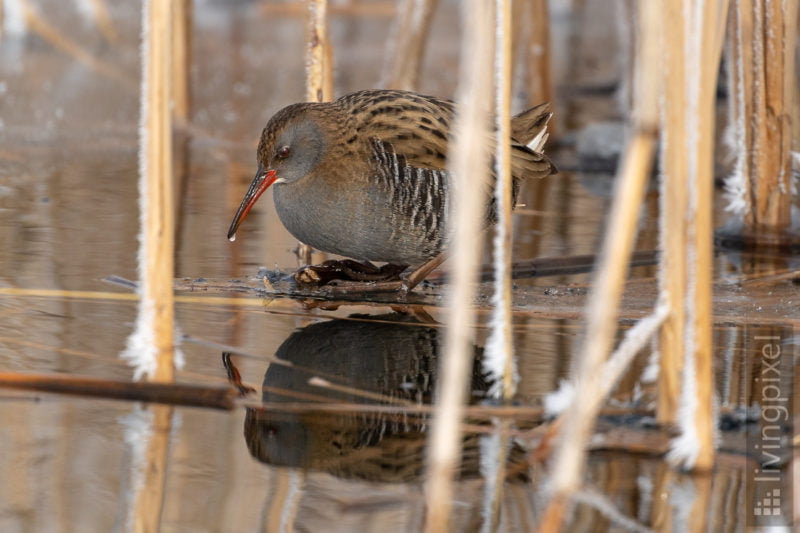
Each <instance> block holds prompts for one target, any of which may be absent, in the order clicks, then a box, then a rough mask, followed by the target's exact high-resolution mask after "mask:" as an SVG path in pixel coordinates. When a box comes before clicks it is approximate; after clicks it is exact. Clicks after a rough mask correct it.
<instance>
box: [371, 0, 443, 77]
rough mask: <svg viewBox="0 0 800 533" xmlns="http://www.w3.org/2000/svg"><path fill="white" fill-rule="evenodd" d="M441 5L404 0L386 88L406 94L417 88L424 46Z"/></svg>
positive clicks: (424, 0)
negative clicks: (438, 7)
mask: <svg viewBox="0 0 800 533" xmlns="http://www.w3.org/2000/svg"><path fill="white" fill-rule="evenodd" d="M438 4H439V0H405V1H404V2H403V3H402V5H401V6H400V7H399V9H398V11H397V15H396V19H397V21H396V23H395V28H394V36H393V41H394V44H393V46H391V47H390V51H389V53H390V54H391V59H390V61H389V62H387V65H386V72H385V73H384V75H383V78H384V80H383V82H382V83H381V85H382V86H383V87H386V88H387V89H402V90H406V91H413V90H415V89H416V88H417V81H418V80H419V73H420V70H421V69H422V57H423V54H424V52H425V43H426V42H427V40H428V34H429V33H430V32H429V30H430V25H431V20H432V19H433V13H434V11H436V6H437V5H438Z"/></svg>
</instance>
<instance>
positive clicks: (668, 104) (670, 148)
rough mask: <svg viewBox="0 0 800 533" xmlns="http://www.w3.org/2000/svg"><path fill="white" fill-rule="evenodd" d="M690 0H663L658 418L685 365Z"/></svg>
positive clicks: (665, 412) (670, 420)
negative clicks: (686, 18)
mask: <svg viewBox="0 0 800 533" xmlns="http://www.w3.org/2000/svg"><path fill="white" fill-rule="evenodd" d="M687 1H689V0H675V1H667V0H661V15H662V18H663V20H664V25H663V28H664V30H663V36H662V38H663V47H662V62H663V66H664V68H663V70H662V74H663V78H662V80H661V83H662V87H663V91H664V98H663V105H664V109H663V114H662V124H661V130H662V131H661V158H660V163H661V169H660V172H661V179H660V184H659V188H660V190H659V197H660V202H661V203H660V206H659V211H660V218H659V225H660V229H659V233H660V241H661V244H660V247H661V250H662V254H661V257H660V266H659V289H660V291H661V298H662V300H663V301H664V303H665V305H667V307H668V308H669V310H670V311H669V316H668V317H667V320H666V321H665V322H664V325H663V326H662V328H661V333H660V335H659V341H658V349H659V357H660V359H659V365H660V369H659V374H658V408H657V413H658V414H657V418H658V422H659V423H661V424H674V423H675V422H676V420H677V413H678V402H679V398H680V376H681V372H682V369H683V344H684V322H685V320H686V318H685V317H686V311H685V303H684V302H685V291H686V257H685V250H686V217H685V210H686V205H687V202H688V193H687V174H686V165H687V159H686V158H687V151H686V146H685V143H684V139H685V138H684V135H685V131H686V120H687V113H686V109H687V107H688V103H687V94H686V90H685V87H686V71H685V68H684V65H685V62H686V48H685V46H684V41H685V38H686V36H685V31H686V30H685V28H684V26H683V24H682V22H681V21H682V17H683V13H684V12H685V9H686V8H685V3H686V2H687Z"/></svg>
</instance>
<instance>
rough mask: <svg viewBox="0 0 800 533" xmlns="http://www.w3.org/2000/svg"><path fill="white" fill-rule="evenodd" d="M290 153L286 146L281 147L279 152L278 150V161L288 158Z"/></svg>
mask: <svg viewBox="0 0 800 533" xmlns="http://www.w3.org/2000/svg"><path fill="white" fill-rule="evenodd" d="M291 151H292V150H291V149H290V148H289V147H288V146H283V147H282V148H281V149H280V150H278V159H286V158H287V157H289V154H290V153H291Z"/></svg>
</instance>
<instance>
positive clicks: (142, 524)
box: [126, 405, 173, 533]
mask: <svg viewBox="0 0 800 533" xmlns="http://www.w3.org/2000/svg"><path fill="white" fill-rule="evenodd" d="M149 410H150V411H151V412H152V418H151V420H150V427H149V428H148V433H149V435H148V437H144V436H142V435H140V436H139V438H144V439H145V441H146V442H144V443H136V444H133V446H141V445H144V446H145V449H144V453H143V454H142V455H141V457H138V459H140V461H141V462H138V461H137V464H133V465H131V466H132V468H133V469H137V470H138V475H133V476H131V481H132V485H133V486H131V487H130V490H131V492H132V501H131V503H130V504H129V505H130V509H129V512H130V514H129V516H128V523H127V524H126V526H127V529H128V530H129V531H135V532H137V533H140V532H141V533H151V532H152V533H156V532H157V531H160V530H161V512H162V509H163V505H164V488H165V486H166V480H167V457H168V455H169V441H170V433H171V432H172V413H173V408H172V407H169V406H166V405H153V406H150V407H149Z"/></svg>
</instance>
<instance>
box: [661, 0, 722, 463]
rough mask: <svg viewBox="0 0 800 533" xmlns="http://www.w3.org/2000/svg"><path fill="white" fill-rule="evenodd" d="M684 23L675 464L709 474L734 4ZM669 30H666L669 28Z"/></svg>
mask: <svg viewBox="0 0 800 533" xmlns="http://www.w3.org/2000/svg"><path fill="white" fill-rule="evenodd" d="M688 7H689V9H688V10H687V12H688V14H689V17H688V18H686V17H685V18H684V21H683V22H679V23H685V24H686V25H687V26H686V28H685V30H684V31H685V33H684V39H685V44H684V45H683V46H686V47H687V49H689V50H692V51H693V53H692V54H690V55H688V56H687V57H686V58H685V59H686V62H685V68H686V84H685V85H684V88H685V90H686V91H687V103H688V104H689V105H688V110H690V112H689V113H688V119H687V122H686V124H685V126H686V130H685V131H684V132H681V135H682V141H683V142H684V143H685V144H684V146H685V147H686V148H685V149H686V151H687V169H686V172H687V184H688V211H687V213H686V217H687V221H688V222H687V228H686V229H687V239H686V241H687V249H686V251H685V253H684V257H686V260H687V268H686V274H687V286H686V288H685V291H686V298H687V307H686V322H685V335H684V368H683V376H682V386H683V389H682V398H681V406H680V408H681V419H682V420H681V426H682V435H681V436H680V437H678V439H676V441H675V445H674V447H673V450H672V452H671V456H670V457H671V460H673V461H674V462H676V463H679V464H682V465H684V466H687V467H690V468H694V469H696V470H701V471H706V470H709V469H711V467H712V466H713V463H714V416H713V403H714V388H713V379H714V376H713V369H712V361H713V353H712V346H711V340H712V325H713V309H712V298H711V287H712V272H713V264H712V261H713V255H714V251H713V231H714V227H713V220H712V213H713V193H714V173H713V168H714V104H715V100H716V91H717V73H718V69H719V61H720V55H721V51H722V38H723V35H724V29H725V21H726V19H727V9H728V2H727V0H716V1H706V2H700V1H699V0H692V1H691V2H690V4H689V6H688ZM669 26H670V25H669V24H666V25H665V27H667V28H669Z"/></svg>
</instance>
